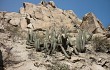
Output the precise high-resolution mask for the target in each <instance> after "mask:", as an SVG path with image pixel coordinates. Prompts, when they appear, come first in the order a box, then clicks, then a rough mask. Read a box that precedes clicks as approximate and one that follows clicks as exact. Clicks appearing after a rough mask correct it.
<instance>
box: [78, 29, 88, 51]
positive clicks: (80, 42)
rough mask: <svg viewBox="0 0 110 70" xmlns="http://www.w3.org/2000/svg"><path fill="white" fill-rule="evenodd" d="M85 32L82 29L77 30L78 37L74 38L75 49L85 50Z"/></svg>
mask: <svg viewBox="0 0 110 70" xmlns="http://www.w3.org/2000/svg"><path fill="white" fill-rule="evenodd" d="M85 33H86V32H85V31H83V30H79V33H78V37H77V39H76V46H77V47H76V49H77V50H78V52H85V50H86V49H85V44H86V41H87V38H86V34H85Z"/></svg>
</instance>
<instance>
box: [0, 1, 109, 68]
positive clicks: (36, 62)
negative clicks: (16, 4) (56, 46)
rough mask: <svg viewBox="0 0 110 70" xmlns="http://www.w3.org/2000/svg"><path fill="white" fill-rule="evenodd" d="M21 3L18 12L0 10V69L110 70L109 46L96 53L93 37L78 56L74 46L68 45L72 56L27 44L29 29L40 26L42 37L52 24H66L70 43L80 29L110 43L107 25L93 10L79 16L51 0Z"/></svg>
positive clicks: (56, 25) (58, 28) (59, 25)
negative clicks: (69, 57)
mask: <svg viewBox="0 0 110 70" xmlns="http://www.w3.org/2000/svg"><path fill="white" fill-rule="evenodd" d="M23 6H24V7H23V8H20V11H19V13H15V12H0V70H110V48H107V49H106V50H105V51H104V52H102V51H100V52H97V51H95V49H94V45H93V43H92V40H90V41H89V42H88V43H87V44H86V45H85V47H86V51H85V52H84V53H79V55H76V54H75V53H74V52H73V47H70V48H68V50H69V51H71V50H72V51H71V59H68V58H67V57H65V55H64V54H63V53H62V52H61V51H56V52H55V53H53V54H52V55H47V54H46V53H45V52H44V51H40V52H39V51H36V49H35V47H32V46H29V45H26V37H27V32H28V30H29V29H31V30H36V29H39V30H40V34H41V36H43V34H44V33H45V30H47V29H49V28H51V27H53V26H54V27H55V28H56V32H59V30H60V28H62V27H66V29H67V30H68V34H69V36H70V37H71V39H72V43H73V41H74V40H75V39H76V37H77V34H78V30H79V29H78V28H80V29H85V30H87V31H88V32H89V33H92V34H93V35H92V39H94V38H95V37H96V36H99V37H100V38H104V39H106V40H107V41H108V42H109V44H110V27H109V28H108V29H105V28H104V27H103V25H102V23H101V22H100V21H99V20H98V19H97V18H96V16H95V15H94V14H93V13H87V14H86V15H85V16H84V17H83V19H79V18H78V17H77V16H76V14H75V13H74V12H73V11H72V10H62V9H59V8H57V7H56V5H55V4H54V2H53V1H50V2H47V3H43V2H41V3H39V4H37V5H35V4H31V3H27V2H25V3H23ZM77 27H78V28H77ZM101 43H104V42H103V41H102V42H101ZM108 47H110V45H108Z"/></svg>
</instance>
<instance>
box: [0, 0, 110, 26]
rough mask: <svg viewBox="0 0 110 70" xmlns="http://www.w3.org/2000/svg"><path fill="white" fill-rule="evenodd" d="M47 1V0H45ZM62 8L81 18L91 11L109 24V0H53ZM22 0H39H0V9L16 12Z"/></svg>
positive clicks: (32, 1)
mask: <svg viewBox="0 0 110 70" xmlns="http://www.w3.org/2000/svg"><path fill="white" fill-rule="evenodd" d="M47 1H49V0H47ZM53 1H54V2H55V4H56V6H57V7H59V8H61V9H63V10H73V11H74V13H76V15H77V16H78V17H79V18H80V19H82V17H83V16H84V14H86V13H88V12H93V13H94V14H95V15H96V16H97V18H98V19H99V20H100V21H101V22H102V23H103V25H104V26H105V27H107V26H108V25H110V0H53ZM23 2H31V3H34V4H38V3H39V2H40V0H0V11H8V12H18V11H19V9H20V7H22V6H23V5H22V3H23Z"/></svg>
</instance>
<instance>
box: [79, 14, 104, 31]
mask: <svg viewBox="0 0 110 70" xmlns="http://www.w3.org/2000/svg"><path fill="white" fill-rule="evenodd" d="M81 28H82V29H86V30H88V32H90V33H104V32H105V29H104V27H103V26H102V24H101V22H100V21H99V20H98V19H97V18H96V17H95V15H94V14H93V13H88V14H86V15H85V16H84V17H83V20H82V23H81Z"/></svg>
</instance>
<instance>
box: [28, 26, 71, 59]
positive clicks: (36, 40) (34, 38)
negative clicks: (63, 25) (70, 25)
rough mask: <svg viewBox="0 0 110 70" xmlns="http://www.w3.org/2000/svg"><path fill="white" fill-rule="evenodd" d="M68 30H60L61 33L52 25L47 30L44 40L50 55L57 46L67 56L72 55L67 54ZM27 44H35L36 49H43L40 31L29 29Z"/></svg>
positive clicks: (44, 45)
mask: <svg viewBox="0 0 110 70" xmlns="http://www.w3.org/2000/svg"><path fill="white" fill-rule="evenodd" d="M67 38H68V37H67V30H64V31H63V32H62V31H60V33H58V32H56V30H55V28H54V27H52V28H51V29H50V32H49V29H47V30H46V31H45V38H44V40H43V48H44V49H45V52H46V53H48V54H49V55H51V54H53V53H55V51H56V49H57V48H60V49H61V50H62V52H63V53H64V55H65V56H66V57H67V58H70V56H69V55H68V54H67V52H66V49H67V45H68V43H67ZM26 44H27V45H30V46H34V47H35V48H36V51H41V50H42V49H41V47H42V46H41V44H42V43H41V38H40V36H39V31H33V30H29V31H28V37H27V42H26Z"/></svg>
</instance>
